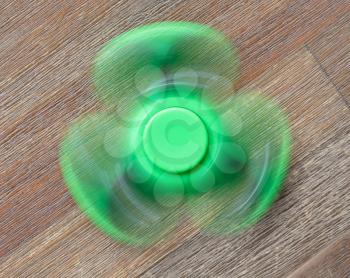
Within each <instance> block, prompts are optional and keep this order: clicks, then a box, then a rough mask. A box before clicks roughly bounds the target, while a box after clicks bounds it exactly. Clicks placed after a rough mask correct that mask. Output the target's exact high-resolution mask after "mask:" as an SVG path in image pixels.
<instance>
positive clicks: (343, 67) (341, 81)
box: [308, 13, 350, 106]
mask: <svg viewBox="0 0 350 278" xmlns="http://www.w3.org/2000/svg"><path fill="white" fill-rule="evenodd" d="M308 47H309V48H310V51H311V52H312V53H313V54H314V55H315V58H316V59H317V60H318V62H319V63H320V64H321V66H322V68H323V69H324V71H325V73H326V74H327V75H328V76H329V78H330V79H331V81H332V82H333V83H334V86H335V87H336V88H337V90H338V91H339V93H340V94H342V95H343V97H344V99H345V101H346V102H347V104H348V105H349V106H350V13H347V14H346V15H344V16H343V17H341V18H339V19H338V21H337V22H336V23H335V24H333V25H331V26H329V27H328V28H327V29H326V30H325V31H324V32H322V33H321V34H320V36H318V37H317V38H315V39H313V40H312V41H310V42H309V43H308Z"/></svg>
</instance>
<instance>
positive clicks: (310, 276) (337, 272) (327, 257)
mask: <svg viewBox="0 0 350 278" xmlns="http://www.w3.org/2000/svg"><path fill="white" fill-rule="evenodd" d="M349 265H350V234H349V233H347V234H346V235H344V236H343V237H341V238H340V239H338V240H337V241H335V242H333V243H332V244H330V245H329V246H327V247H326V248H325V249H324V250H322V251H321V252H320V253H318V254H317V255H316V256H314V257H313V258H311V259H310V260H309V261H307V262H306V263H305V264H303V265H302V266H301V267H300V268H299V269H298V270H296V271H295V272H294V273H293V274H292V275H290V276H289V278H333V277H349V276H350V268H349Z"/></svg>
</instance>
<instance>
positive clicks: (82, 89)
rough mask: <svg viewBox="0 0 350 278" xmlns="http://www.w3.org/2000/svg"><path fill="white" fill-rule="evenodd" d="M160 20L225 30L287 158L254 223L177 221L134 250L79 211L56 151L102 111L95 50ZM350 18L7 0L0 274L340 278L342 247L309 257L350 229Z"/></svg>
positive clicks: (315, 9) (346, 9)
mask: <svg viewBox="0 0 350 278" xmlns="http://www.w3.org/2000/svg"><path fill="white" fill-rule="evenodd" d="M160 20H190V21H197V22H201V23H206V24H209V25H211V26H213V27H215V28H218V29H219V30H221V31H223V32H224V33H225V34H226V35H227V36H228V37H229V38H230V40H231V41H232V42H233V43H234V44H235V45H236V46H237V48H238V50H239V56H240V59H241V77H240V80H239V83H238V84H237V85H236V89H237V90H244V89H249V88H252V89H260V90H261V91H262V92H263V93H264V94H266V95H269V96H271V97H273V98H274V99H275V100H276V101H277V102H279V103H280V104H281V106H282V107H284V108H285V110H286V111H287V112H288V115H289V117H290V121H291V124H292V127H293V138H294V149H293V160H292V166H291V170H290V174H289V176H288V179H287V182H286V184H285V187H284V190H283V192H282V194H281V196H280V198H279V200H278V201H277V202H276V203H275V205H274V207H273V209H272V210H271V211H270V212H269V213H268V215H267V216H266V217H265V218H264V219H263V220H261V221H260V222H259V223H258V224H257V225H256V226H255V227H253V228H252V229H250V230H249V231H247V232H245V233H242V234H240V235H237V236H235V237H229V238H228V237H208V236H203V235H202V234H200V233H199V232H198V231H196V230H195V229H194V228H193V227H191V226H190V225H189V224H184V225H183V226H181V227H179V229H178V231H177V232H176V233H174V234H172V235H170V236H169V238H166V239H164V240H163V241H161V242H159V243H158V244H157V245H155V246H152V247H150V248H147V249H139V248H131V247H127V246H123V245H120V244H118V243H116V242H114V241H112V240H111V239H109V238H108V237H106V236H105V235H103V234H102V233H101V232H100V231H98V230H97V229H96V228H95V227H94V226H93V225H92V224H90V223H89V221H88V220H87V219H86V218H85V217H84V216H83V215H82V214H81V213H80V211H79V210H78V209H77V207H76V206H75V204H74V202H73V201H72V199H71V197H70V195H69V194H68V192H67V190H66V187H65V185H64V183H63V181H62V177H61V174H60V170H59V166H58V161H57V151H58V144H59V142H60V139H61V138H62V135H63V132H64V131H65V129H66V127H67V126H68V125H69V124H70V123H71V122H72V121H73V120H76V119H77V118H79V117H81V116H82V115H84V113H87V112H89V111H94V110H96V109H98V108H99V103H98V102H97V101H96V100H95V98H94V97H93V90H94V88H93V87H92V86H91V81H90V75H89V72H90V64H91V61H92V59H93V57H94V55H95V53H96V51H97V50H98V49H99V47H100V46H101V45H102V44H103V43H104V42H106V41H107V40H109V39H111V38H112V37H113V36H115V35H118V34H120V33H121V32H122V31H125V30H128V29H130V28H133V27H135V26H138V25H141V24H145V23H150V22H154V21H160ZM349 22H350V2H349V1H345V0H344V1H341V0H338V1H336V0H334V1H323V0H314V1H289V0H283V1H279V0H272V1H219V0H206V1H202V0H199V1H195V0H189V1H184V0H163V1H158V0H148V1H131V0H122V1H106V0H101V1H83V0H80V1H1V3H0V28H1V29H0V35H1V39H0V61H1V63H0V115H1V117H0V127H1V132H0V154H1V156H0V181H1V187H0V219H1V225H0V257H1V258H0V276H1V277H27V276H30V277H46V276H50V277H62V276H63V277H72V276H77V277H135V276H144V277H187V276H191V277H284V276H286V275H288V274H291V273H293V272H294V271H296V269H297V268H299V267H301V268H300V269H298V270H297V272H294V273H302V272H303V271H306V272H305V273H309V274H310V273H312V272H313V273H319V275H321V276H319V277H322V274H323V272H324V273H325V274H324V275H325V277H327V276H326V275H328V277H343V276H342V275H343V274H344V273H345V274H347V273H348V272H347V271H348V269H347V268H350V266H349V265H347V264H346V262H347V261H348V259H346V258H348V257H347V256H348V254H349V252H350V250H349V248H346V247H345V248H334V249H332V250H333V251H332V252H333V253H332V254H337V256H338V258H345V259H344V260H343V261H342V259H339V260H338V259H334V263H333V264H332V263H329V265H328V266H327V267H325V266H324V256H323V257H322V255H321V259H320V255H317V256H316V257H315V258H313V255H315V254H316V253H317V252H319V251H320V250H322V249H323V248H324V247H326V246H327V245H328V244H329V242H331V241H334V240H336V239H337V238H338V237H339V236H341V235H342V234H343V233H345V232H347V231H349V228H350V153H349V151H350V150H349V146H350V120H349V119H350V108H349V102H350V91H349V90H350V85H349V84H350V81H349V78H350V75H349V59H350V53H349V52H350V49H349V42H350V41H349V36H350V27H349ZM339 242H340V245H342V242H344V241H343V239H340V241H339ZM337 246H338V245H337ZM345 246H348V244H347V245H346V244H345ZM326 250H327V249H326ZM322 252H323V251H321V254H322ZM324 252H327V251H324ZM331 257H332V258H336V255H331ZM327 258H328V257H327ZM327 260H328V259H327ZM305 262H306V263H305ZM308 262H310V263H309V265H308ZM338 262H339V263H338ZM344 262H345V263H344ZM305 265H306V266H305ZM310 265H311V266H310ZM339 268H341V270H339ZM310 269H312V271H311V272H310ZM305 275H306V276H305ZM305 275H304V276H305V277H310V276H308V274H305ZM332 275H333V276H332ZM311 277H312V276H311ZM315 277H317V276H315ZM344 277H346V276H344Z"/></svg>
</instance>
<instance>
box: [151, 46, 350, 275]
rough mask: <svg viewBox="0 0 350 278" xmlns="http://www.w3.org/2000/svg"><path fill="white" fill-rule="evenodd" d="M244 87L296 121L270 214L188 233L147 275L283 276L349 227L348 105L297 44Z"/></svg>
mask: <svg viewBox="0 0 350 278" xmlns="http://www.w3.org/2000/svg"><path fill="white" fill-rule="evenodd" d="M246 88H260V89H261V90H262V91H263V92H264V93H265V94H267V95H271V96H275V99H276V100H277V101H278V102H280V103H281V104H282V105H283V106H284V107H285V108H286V110H287V111H288V113H289V116H290V121H291V124H292V126H293V133H294V134H293V137H294V157H293V162H292V167H291V169H290V174H289V177H288V179H287V182H286V184H285V188H284V191H283V192H282V195H281V196H280V199H279V200H278V201H277V203H276V205H275V207H274V208H273V209H272V210H271V211H270V213H269V214H268V215H267V216H266V217H265V218H264V219H263V221H261V222H259V223H258V225H256V226H255V227H254V228H252V229H250V230H249V231H247V232H245V233H243V234H241V235H238V236H236V237H231V238H230V237H224V238H217V237H207V236H203V235H201V234H198V235H196V236H195V237H194V238H190V239H188V240H187V241H186V242H185V243H184V244H183V245H182V246H181V247H180V248H178V249H177V250H176V251H174V252H172V253H171V254H170V255H168V256H167V257H166V258H165V259H163V260H162V261H161V262H160V263H157V264H156V265H154V266H153V267H152V268H151V269H149V270H148V271H147V272H145V274H144V276H145V277H148V276H149V277H160V276H162V275H165V276H170V277H182V276H187V275H189V274H192V275H193V276H202V275H203V276H206V275H208V276H214V277H218V276H219V277H285V275H287V274H288V273H290V272H292V271H293V270H294V269H295V268H297V267H298V266H299V265H301V264H302V263H303V262H305V261H306V260H307V259H309V258H310V257H311V256H312V255H313V254H315V253H316V252H317V251H318V250H319V249H320V248H322V247H324V246H326V244H327V243H328V242H329V241H331V240H332V239H334V238H336V237H337V236H340V235H341V234H342V233H344V232H345V231H347V230H349V228H350V216H349V215H348V214H349V213H350V206H349V201H350V199H349V193H350V191H349V190H350V188H349V177H348V175H349V165H350V155H349V150H348V146H349V144H350V136H349V134H350V123H349V117H350V111H349V109H348V107H347V106H346V105H345V103H344V102H343V100H342V98H341V96H340V95H339V94H338V93H337V91H336V90H335V88H334V87H333V85H332V84H331V83H330V81H329V80H328V79H327V77H326V76H325V75H324V73H323V72H322V71H321V69H320V68H319V66H318V64H317V63H316V61H315V60H314V58H313V56H312V55H311V54H310V53H309V52H308V51H307V50H306V49H302V50H300V51H299V52H298V53H296V54H293V55H291V56H289V57H286V58H285V59H284V60H282V61H281V62H280V63H277V64H276V65H275V67H274V68H273V69H271V70H269V71H266V73H265V74H263V75H262V76H260V77H259V78H258V79H256V80H254V81H252V82H251V83H250V84H249V85H247V86H246Z"/></svg>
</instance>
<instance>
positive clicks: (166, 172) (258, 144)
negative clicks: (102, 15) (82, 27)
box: [60, 22, 291, 245]
mask: <svg viewBox="0 0 350 278" xmlns="http://www.w3.org/2000/svg"><path fill="white" fill-rule="evenodd" d="M237 64H238V59H237V56H236V53H235V50H234V49H233V47H232V45H231V43H230V42H229V41H228V40H227V39H226V38H225V37H224V36H223V35H222V34H221V33H219V32H217V31H215V30H213V29H212V28H210V27H208V26H205V25H200V24H195V23H189V22H161V23H154V24H151V25H147V26H142V27H139V28H136V29H134V30H131V31H128V32H126V33H124V34H121V35H120V36H118V37H116V38H114V39H112V40H111V41H110V42H108V43H107V44H106V45H105V46H104V47H103V48H102V49H101V50H100V52H99V53H98V54H97V57H96V60H95V63H94V69H93V79H94V83H95V86H96V95H97V97H98V98H99V99H100V100H101V102H102V103H103V104H104V107H105V110H104V111H101V112H98V113H96V114H92V115H86V116H85V117H84V118H82V119H80V120H79V121H77V122H76V123H74V124H73V125H72V126H71V127H70V129H69V130H68V132H67V134H66V136H65V138H64V140H63V142H62V145H61V149H60V162H61V168H62V173H63V176H64V179H65V182H66V184H67V186H68V188H69V190H70V192H71V193H72V195H73V197H74V199H75V200H76V202H77V203H78V205H79V206H80V207H81V208H82V209H83V210H84V211H85V212H86V214H87V215H88V216H89V217H90V218H91V220H92V221H93V222H94V223H95V224H96V225H97V226H98V227H100V228H101V229H102V230H104V231H105V232H107V233H108V234H109V235H111V236H112V237H113V238H115V239H117V240H119V241H122V242H125V243H129V244H137V245H148V244H152V243H154V242H156V241H157V240H159V239H161V238H163V237H164V236H165V235H167V234H168V233H169V232H170V231H172V230H173V229H174V228H175V227H176V225H177V224H178V222H179V221H180V220H181V219H183V217H184V215H186V217H189V218H190V220H191V221H192V223H193V225H196V226H198V227H200V228H201V229H202V230H203V231H206V232H209V233H219V234H231V233H235V232H238V231H241V230H243V229H245V228H247V227H249V226H251V225H252V224H254V223H255V222H257V221H258V220H259V219H260V218H261V217H262V216H263V214H264V213H265V212H266V211H267V210H268V209H269V208H270V206H271V205H272V203H273V201H274V200H275V199H276V197H277V195H278V192H279V191H280V188H281V186H282V182H283V179H284V177H285V175H286V171H287V168H288V161H289V156H290V151H291V135H290V129H289V124H288V120H287V117H286V115H285V114H284V112H283V111H282V110H281V109H280V108H279V107H278V105H276V104H275V103H274V102H272V101H271V100H268V99H266V98H265V97H264V96H263V95H262V94H260V93H258V92H244V93H242V92H241V93H233V92H232V85H233V83H234V81H235V80H236V79H237V71H238V69H237Z"/></svg>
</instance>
